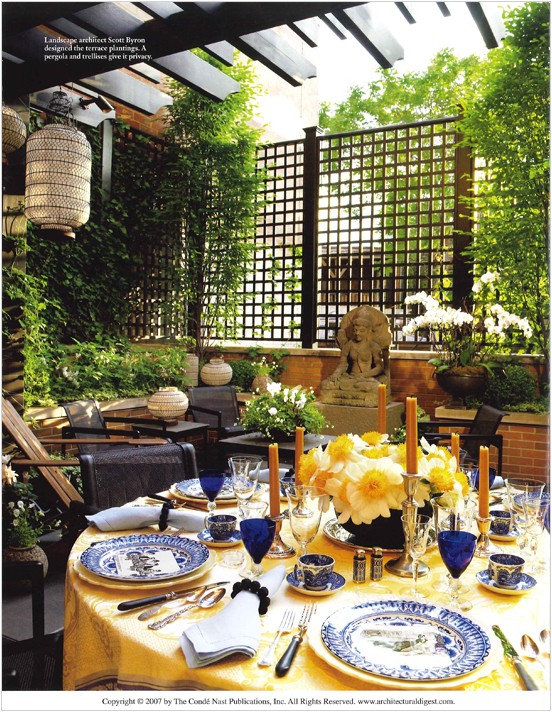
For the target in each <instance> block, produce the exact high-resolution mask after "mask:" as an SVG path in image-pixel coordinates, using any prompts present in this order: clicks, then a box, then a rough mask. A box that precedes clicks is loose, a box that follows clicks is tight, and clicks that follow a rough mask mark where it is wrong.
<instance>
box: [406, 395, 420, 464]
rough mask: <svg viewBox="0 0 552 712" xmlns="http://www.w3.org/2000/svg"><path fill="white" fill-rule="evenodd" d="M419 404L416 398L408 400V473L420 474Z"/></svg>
mask: <svg viewBox="0 0 552 712" xmlns="http://www.w3.org/2000/svg"><path fill="white" fill-rule="evenodd" d="M417 407H418V402H417V400H416V398H407V399H406V472H407V474H409V475H417V474H418V413H417Z"/></svg>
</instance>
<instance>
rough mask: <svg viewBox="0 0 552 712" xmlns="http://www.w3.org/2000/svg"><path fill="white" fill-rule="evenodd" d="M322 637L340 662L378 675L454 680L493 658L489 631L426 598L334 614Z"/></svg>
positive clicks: (380, 604)
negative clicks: (426, 600)
mask: <svg viewBox="0 0 552 712" xmlns="http://www.w3.org/2000/svg"><path fill="white" fill-rule="evenodd" d="M321 636H322V641H323V643H324V645H325V646H326V648H327V649H328V650H329V651H330V652H331V653H332V655H335V656H336V657H337V658H338V659H339V660H342V661H343V662H345V663H347V664H348V665H351V666H352V667H354V668H358V669H359V670H363V671H365V672H368V673H371V674H373V675H376V676H381V677H388V678H391V679H399V680H409V681H412V682H413V681H421V682H424V681H432V680H433V681H438V680H451V679H454V678H456V677H460V676H462V675H466V674H468V673H470V672H472V671H474V670H476V669H477V668H479V667H480V666H481V665H483V664H484V663H485V662H486V660H487V658H488V657H489V654H490V651H491V643H490V640H489V638H488V636H487V634H486V633H485V632H484V631H483V629H482V628H481V627H480V626H479V625H477V623H474V622H473V621H471V620H470V619H469V618H466V617H465V616H463V615H462V614H460V613H457V612H455V611H453V610H450V609H448V608H443V607H441V606H437V605H434V604H432V603H424V602H420V601H406V600H387V601H377V602H371V603H361V604H358V605H356V606H350V607H348V608H342V609H340V610H338V611H335V613H332V614H331V615H330V616H329V617H328V618H327V619H326V620H325V621H324V622H323V623H322V629H321Z"/></svg>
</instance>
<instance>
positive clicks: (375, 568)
mask: <svg viewBox="0 0 552 712" xmlns="http://www.w3.org/2000/svg"><path fill="white" fill-rule="evenodd" d="M382 572H383V551H382V549H380V548H379V547H378V546H375V547H374V548H373V549H372V554H371V556H370V578H371V579H372V581H379V579H380V578H381V577H382Z"/></svg>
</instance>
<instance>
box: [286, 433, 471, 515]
mask: <svg viewBox="0 0 552 712" xmlns="http://www.w3.org/2000/svg"><path fill="white" fill-rule="evenodd" d="M420 442H421V445H422V447H419V448H418V473H419V474H420V475H422V479H421V481H420V484H419V486H418V491H417V493H416V502H417V503H418V505H419V506H423V505H424V503H425V502H426V501H428V500H429V499H431V498H432V497H439V498H440V500H439V501H440V502H441V503H442V504H445V505H449V506H454V507H455V508H458V509H461V508H462V505H463V500H464V498H465V497H466V496H467V495H468V494H469V483H468V479H467V477H466V475H465V474H464V473H462V472H457V470H458V467H457V464H458V463H457V461H456V458H455V457H452V456H451V454H450V452H449V451H448V450H446V449H444V448H440V447H437V446H435V445H429V444H428V443H427V441H426V440H425V439H424V438H422V439H421V441H420ZM405 467H406V445H404V444H402V445H391V444H390V443H389V438H388V436H387V435H381V434H380V433H376V432H369V433H365V434H364V435H362V437H359V436H358V435H352V434H349V435H340V436H339V437H338V438H336V440H334V441H333V442H331V443H329V444H328V445H327V447H326V448H325V449H323V448H322V446H319V447H317V448H316V449H313V450H310V451H309V452H308V453H307V454H306V455H303V457H302V458H301V461H300V464H299V472H298V473H297V479H298V481H299V482H300V483H301V484H307V485H315V486H317V487H321V488H322V489H324V491H325V492H326V493H327V494H329V495H331V496H332V498H333V504H334V507H335V509H336V512H337V513H338V521H339V523H340V524H344V523H346V522H347V521H349V519H350V520H351V521H352V522H353V524H371V523H372V522H373V521H374V519H377V518H378V517H380V516H381V517H390V516H391V510H393V509H397V510H400V509H402V503H403V501H404V500H405V498H406V493H405V491H404V486H403V478H402V472H404V470H405Z"/></svg>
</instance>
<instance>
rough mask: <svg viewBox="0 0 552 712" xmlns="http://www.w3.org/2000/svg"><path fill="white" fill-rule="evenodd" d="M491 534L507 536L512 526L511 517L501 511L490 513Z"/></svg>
mask: <svg viewBox="0 0 552 712" xmlns="http://www.w3.org/2000/svg"><path fill="white" fill-rule="evenodd" d="M491 517H492V519H491V532H492V533H493V534H497V535H498V536H508V534H509V533H510V526H511V524H512V515H511V514H510V512H506V511H505V510H503V509H497V510H495V511H493V512H491Z"/></svg>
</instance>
